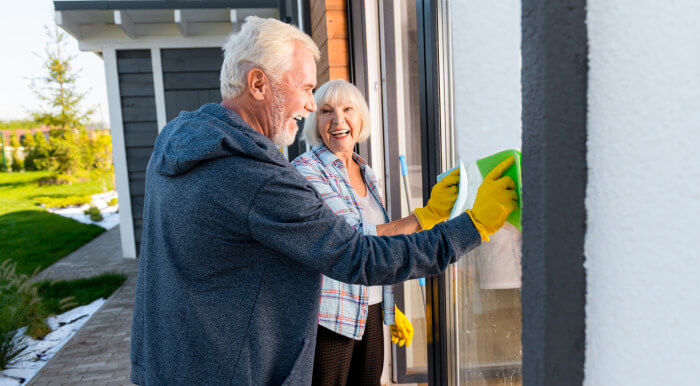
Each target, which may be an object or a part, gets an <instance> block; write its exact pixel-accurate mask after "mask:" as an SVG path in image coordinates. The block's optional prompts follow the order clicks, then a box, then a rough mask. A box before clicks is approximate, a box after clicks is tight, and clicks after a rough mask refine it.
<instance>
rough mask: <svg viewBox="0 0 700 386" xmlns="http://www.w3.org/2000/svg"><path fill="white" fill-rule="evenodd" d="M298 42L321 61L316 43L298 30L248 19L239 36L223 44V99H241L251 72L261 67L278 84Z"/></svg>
mask: <svg viewBox="0 0 700 386" xmlns="http://www.w3.org/2000/svg"><path fill="white" fill-rule="evenodd" d="M295 43H299V44H301V45H302V46H303V47H305V48H306V49H308V50H309V51H311V53H312V54H313V56H314V59H315V60H316V61H317V62H318V60H319V58H320V57H321V54H320V51H319V50H318V47H317V46H316V43H314V41H313V40H312V39H311V37H310V36H309V35H307V34H305V33H304V32H302V31H301V30H299V28H297V27H294V26H292V25H289V24H286V23H283V22H281V21H279V20H276V19H262V18H259V17H256V16H248V17H247V18H246V19H245V23H244V24H243V26H242V27H241V30H240V31H239V32H238V33H233V34H231V35H230V36H229V38H228V41H227V42H226V44H224V47H223V49H224V63H223V65H222V66H221V75H220V78H219V79H220V82H221V98H222V99H224V100H225V99H232V98H235V97H237V96H239V95H240V94H241V93H242V92H243V90H244V89H245V85H246V81H247V79H246V77H247V75H248V71H250V70H251V69H253V68H259V69H261V70H262V71H263V72H265V74H266V75H267V76H268V77H270V80H271V81H272V82H278V81H279V79H280V77H281V76H282V74H283V73H284V71H286V70H288V69H289V65H290V63H291V61H290V60H289V58H290V57H291V55H292V50H293V49H294V44H295Z"/></svg>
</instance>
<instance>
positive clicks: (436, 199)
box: [413, 168, 459, 229]
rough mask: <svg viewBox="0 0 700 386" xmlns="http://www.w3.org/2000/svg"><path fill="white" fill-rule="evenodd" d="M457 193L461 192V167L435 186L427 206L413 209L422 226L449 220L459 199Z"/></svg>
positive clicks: (425, 226) (428, 226) (425, 227)
mask: <svg viewBox="0 0 700 386" xmlns="http://www.w3.org/2000/svg"><path fill="white" fill-rule="evenodd" d="M457 193H459V168H457V169H455V170H453V171H452V173H450V174H448V175H446V176H445V177H444V178H443V179H441V180H440V181H438V183H437V184H435V186H433V189H432V190H431V191H430V199H428V204H427V205H426V206H424V207H422V208H417V209H416V210H414V211H413V214H415V215H416V218H418V222H420V225H421V227H423V229H430V228H432V227H434V226H435V225H437V224H439V223H441V222H443V221H445V220H447V218H448V217H450V212H452V207H453V206H454V205H455V200H457Z"/></svg>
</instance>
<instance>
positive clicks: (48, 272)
mask: <svg viewBox="0 0 700 386" xmlns="http://www.w3.org/2000/svg"><path fill="white" fill-rule="evenodd" d="M104 272H122V273H124V274H126V275H127V276H128V278H127V280H126V282H125V283H124V285H122V286H121V287H120V288H119V289H118V290H117V291H115V292H114V294H112V296H111V297H110V298H109V299H108V300H107V301H106V302H105V304H104V305H103V306H102V308H100V309H99V310H98V311H97V312H96V313H95V314H93V315H92V317H91V318H90V320H88V321H87V323H85V325H84V326H83V327H82V328H81V329H80V330H79V331H78V332H77V333H76V334H75V335H74V336H73V337H72V338H71V340H70V341H68V343H66V345H65V346H63V348H62V349H61V350H60V351H59V352H58V353H57V354H56V355H55V356H54V357H53V358H51V360H50V361H49V362H48V363H47V364H46V365H45V366H44V367H43V368H42V369H41V370H40V371H39V373H38V374H37V375H36V376H34V378H32V380H31V381H30V382H29V384H30V385H78V384H80V385H131V382H129V372H130V371H131V364H130V361H129V344H130V340H131V315H132V309H133V304H134V293H135V290H136V272H137V262H136V260H135V259H124V258H122V257H121V247H120V241H119V227H116V228H114V229H111V230H109V231H107V232H105V233H103V234H102V235H100V236H98V237H97V238H95V239H94V240H92V241H91V242H90V243H88V244H86V245H84V246H83V247H81V248H80V249H78V250H77V251H75V252H73V253H72V254H70V255H68V256H66V257H64V258H63V259H61V260H60V261H58V262H56V263H55V264H53V265H52V266H51V267H49V268H47V269H45V270H44V271H43V272H42V273H41V274H40V275H39V276H40V277H39V278H38V279H75V278H80V277H90V276H95V275H99V274H101V273H104Z"/></svg>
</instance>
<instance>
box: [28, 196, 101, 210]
mask: <svg viewBox="0 0 700 386" xmlns="http://www.w3.org/2000/svg"><path fill="white" fill-rule="evenodd" d="M34 201H36V202H38V203H40V204H42V205H44V207H46V208H66V207H69V206H82V205H85V204H89V203H91V202H92V197H90V196H70V197H47V196H41V197H35V198H34Z"/></svg>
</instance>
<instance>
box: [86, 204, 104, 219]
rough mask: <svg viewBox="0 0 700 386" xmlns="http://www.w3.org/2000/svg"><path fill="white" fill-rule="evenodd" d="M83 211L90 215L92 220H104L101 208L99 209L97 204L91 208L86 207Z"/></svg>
mask: <svg viewBox="0 0 700 386" xmlns="http://www.w3.org/2000/svg"><path fill="white" fill-rule="evenodd" d="M83 213H85V214H86V215H88V216H90V220H92V221H102V220H104V217H102V213H100V210H99V209H97V207H96V206H90V207H89V208H87V209H85V210H84V211H83Z"/></svg>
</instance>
